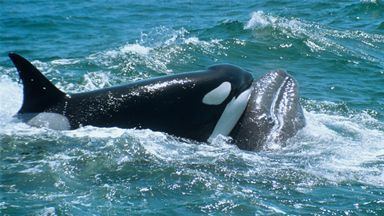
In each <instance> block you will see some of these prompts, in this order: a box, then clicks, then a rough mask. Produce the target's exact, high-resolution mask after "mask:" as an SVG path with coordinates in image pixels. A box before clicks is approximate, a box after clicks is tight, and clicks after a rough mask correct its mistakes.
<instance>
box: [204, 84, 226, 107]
mask: <svg viewBox="0 0 384 216" xmlns="http://www.w3.org/2000/svg"><path fill="white" fill-rule="evenodd" d="M231 89H232V86H231V83H230V82H223V83H221V85H219V86H218V87H217V88H215V89H213V90H212V91H210V92H208V93H207V94H206V95H205V96H204V98H203V103H204V104H207V105H219V104H221V103H223V102H224V101H225V99H226V98H227V97H228V96H229V94H230V93H231Z"/></svg>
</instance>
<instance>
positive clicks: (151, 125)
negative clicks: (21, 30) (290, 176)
mask: <svg viewBox="0 0 384 216" xmlns="http://www.w3.org/2000/svg"><path fill="white" fill-rule="evenodd" d="M9 57H10V58H11V60H12V62H13V63H14V65H15V66H16V68H17V70H18V72H19V75H20V78H21V80H22V83H23V86H24V88H23V93H24V96H23V103H22V106H21V108H20V110H19V111H18V113H17V115H16V116H17V117H18V118H19V119H21V120H22V121H24V122H26V123H27V124H29V125H32V126H37V127H48V128H51V129H57V130H69V129H76V128H79V127H82V126H86V125H92V126H97V127H121V128H139V129H141V128H143V129H151V130H155V131H162V132H166V133H169V134H172V135H175V136H178V137H183V138H188V139H193V140H197V141H203V142H205V141H208V142H210V141H212V140H213V139H214V138H216V137H217V136H219V135H223V136H232V138H233V140H234V143H235V144H236V145H237V146H238V147H239V148H241V149H246V150H259V149H261V147H262V146H263V144H264V143H266V142H270V141H273V142H279V143H283V142H284V141H286V140H287V139H288V138H290V137H292V136H293V135H295V134H296V132H297V131H298V130H299V129H301V128H302V127H304V125H305V120H304V117H303V113H302V109H301V106H300V104H299V100H298V98H299V94H298V90H297V84H296V81H295V80H294V79H292V78H291V77H290V76H289V75H288V74H287V73H285V72H281V71H280V72H270V73H268V74H266V75H265V76H264V77H262V78H261V79H259V80H255V81H254V80H253V77H252V75H251V74H250V73H249V72H246V71H244V70H242V69H241V68H239V67H236V66H233V65H225V64H224V65H215V66H211V67H209V68H208V69H206V70H202V71H196V72H189V73H182V74H177V75H170V76H163V77H158V78H152V79H148V80H142V81H138V82H134V83H129V84H127V85H121V86H115V87H110V88H104V89H99V90H95V91H90V92H84V93H76V94H66V93H64V92H62V91H60V90H59V89H58V88H56V87H55V86H54V85H53V84H52V83H51V82H50V81H49V80H48V79H47V78H46V77H45V76H44V75H43V74H42V73H41V72H40V71H39V70H38V69H36V67H34V66H33V65H32V64H31V63H30V62H29V61H27V60H26V59H24V58H23V57H21V56H19V55H17V54H15V53H10V54H9Z"/></svg>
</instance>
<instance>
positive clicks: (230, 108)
mask: <svg viewBox="0 0 384 216" xmlns="http://www.w3.org/2000/svg"><path fill="white" fill-rule="evenodd" d="M251 91H252V89H251V88H249V89H247V90H245V91H244V92H242V93H241V94H240V95H239V96H238V97H237V98H233V99H232V100H231V102H229V103H228V104H227V106H226V107H225V109H224V112H223V114H221V117H220V119H219V121H217V123H216V126H215V129H213V132H212V134H211V136H210V137H209V138H208V142H212V140H213V139H214V138H216V137H217V136H218V135H220V134H221V135H223V136H228V135H229V133H230V132H231V131H232V129H233V127H235V125H236V123H237V122H238V121H239V119H240V117H241V115H242V114H243V112H244V111H245V108H246V107H247V104H248V100H249V97H250V96H251Z"/></svg>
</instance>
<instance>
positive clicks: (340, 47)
mask: <svg viewBox="0 0 384 216" xmlns="http://www.w3.org/2000/svg"><path fill="white" fill-rule="evenodd" d="M244 29H249V30H253V31H256V33H257V32H259V31H263V30H265V29H272V30H274V31H277V32H281V33H282V35H279V34H278V37H281V39H282V40H284V41H287V40H290V38H294V39H300V40H302V41H303V43H304V44H305V45H306V46H307V47H308V48H309V49H310V51H311V52H322V51H328V52H332V53H334V54H336V55H339V56H342V55H347V56H352V57H356V58H361V59H363V60H367V61H370V62H375V63H381V60H380V54H376V53H375V52H374V51H375V49H376V48H377V47H381V46H384V36H383V35H379V34H371V33H366V32H364V31H358V30H336V29H330V28H328V27H325V26H322V25H320V24H317V23H311V22H307V21H304V20H301V19H298V18H286V17H279V16H274V15H270V14H267V13H264V12H263V11H256V12H253V13H252V15H251V18H250V20H248V22H247V23H246V24H245V26H244ZM256 36H257V34H256ZM272 36H273V34H272ZM350 40H353V41H355V42H356V43H358V44H360V46H361V47H364V49H357V48H356V46H355V45H351V44H350ZM366 50H372V52H367V51H366Z"/></svg>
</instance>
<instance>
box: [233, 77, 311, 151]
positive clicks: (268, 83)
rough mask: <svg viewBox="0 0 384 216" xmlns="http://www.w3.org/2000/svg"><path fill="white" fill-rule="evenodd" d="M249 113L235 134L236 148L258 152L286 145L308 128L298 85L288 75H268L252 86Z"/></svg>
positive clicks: (238, 125)
mask: <svg viewBox="0 0 384 216" xmlns="http://www.w3.org/2000/svg"><path fill="white" fill-rule="evenodd" d="M252 88H253V90H252V94H251V98H250V100H249V102H248V106H247V109H246V110H245V112H244V114H243V116H242V117H241V119H240V120H239V122H238V124H237V125H236V127H235V128H234V129H233V130H232V132H231V136H232V138H233V140H234V142H235V144H236V145H237V146H238V147H239V148H240V149H244V150H251V151H257V150H262V149H263V148H265V146H266V144H267V143H277V144H280V145H284V142H285V141H287V139H289V138H290V137H292V136H294V135H295V134H296V133H297V131H298V130H300V129H301V128H303V127H304V126H305V118H304V115H303V110H302V107H301V105H300V102H299V92H298V86H297V83H296V81H295V80H294V79H293V78H292V77H291V76H290V75H289V74H287V73H286V72H283V71H273V72H270V73H267V74H266V75H264V76H263V77H261V78H260V79H259V80H255V81H254V82H253V84H252Z"/></svg>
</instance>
